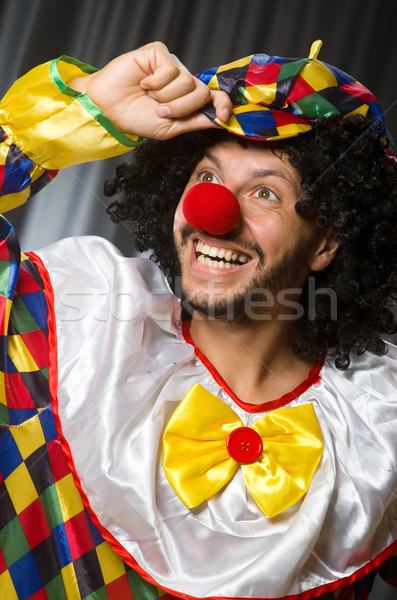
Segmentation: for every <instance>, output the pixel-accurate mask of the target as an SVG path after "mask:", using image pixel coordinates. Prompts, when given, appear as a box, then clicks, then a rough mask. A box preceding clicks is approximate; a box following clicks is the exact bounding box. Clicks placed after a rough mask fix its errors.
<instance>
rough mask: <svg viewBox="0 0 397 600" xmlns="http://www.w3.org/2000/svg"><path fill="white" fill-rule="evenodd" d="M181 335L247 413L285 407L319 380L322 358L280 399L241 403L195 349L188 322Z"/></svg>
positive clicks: (210, 364) (202, 355) (206, 359)
mask: <svg viewBox="0 0 397 600" xmlns="http://www.w3.org/2000/svg"><path fill="white" fill-rule="evenodd" d="M182 333H183V337H184V338H185V341H186V342H187V343H188V344H191V345H192V346H193V348H194V352H195V354H196V356H197V358H199V359H200V360H201V362H202V363H203V365H204V366H205V367H206V368H207V369H208V371H209V372H210V373H211V375H212V377H213V378H214V379H215V381H216V383H217V384H218V385H220V386H221V387H222V388H223V389H224V390H225V392H226V393H227V395H228V396H230V398H231V399H232V400H233V401H234V402H235V403H236V404H237V406H239V407H240V408H242V409H243V410H245V411H246V412H249V413H256V412H267V411H269V410H275V409H276V408H281V407H282V406H285V405H286V404H289V403H290V402H292V400H295V398H299V396H300V395H301V394H303V392H305V391H306V390H307V389H309V388H310V387H311V386H312V385H314V384H315V383H317V382H318V381H320V379H321V376H320V371H321V369H322V368H323V364H324V358H322V359H318V360H316V362H315V363H314V365H313V366H312V368H311V369H310V371H309V374H308V376H307V377H306V379H305V380H304V381H302V382H301V383H300V384H299V385H297V386H296V388H294V389H293V390H292V391H291V392H288V393H287V394H284V395H283V396H281V397H280V398H277V399H276V400H272V401H271V402H263V404H251V403H250V402H243V401H242V400H240V398H238V396H236V394H235V393H234V392H233V390H231V389H230V387H229V386H228V385H227V383H226V381H225V380H224V379H223V377H222V376H221V375H220V374H219V373H218V371H217V370H216V368H215V367H214V365H213V364H212V363H211V362H210V361H209V360H208V358H207V357H206V356H205V355H204V354H203V353H202V352H201V350H199V348H197V346H196V344H195V343H194V341H193V340H192V337H191V335H190V321H184V322H183V323H182Z"/></svg>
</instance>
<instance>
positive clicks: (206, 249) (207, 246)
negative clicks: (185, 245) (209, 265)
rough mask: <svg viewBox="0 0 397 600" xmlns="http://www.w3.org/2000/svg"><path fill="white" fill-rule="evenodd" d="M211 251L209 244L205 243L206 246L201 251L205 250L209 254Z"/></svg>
mask: <svg viewBox="0 0 397 600" xmlns="http://www.w3.org/2000/svg"><path fill="white" fill-rule="evenodd" d="M209 251H210V247H209V245H208V244H204V246H203V247H202V249H201V252H203V253H204V254H208V253H209Z"/></svg>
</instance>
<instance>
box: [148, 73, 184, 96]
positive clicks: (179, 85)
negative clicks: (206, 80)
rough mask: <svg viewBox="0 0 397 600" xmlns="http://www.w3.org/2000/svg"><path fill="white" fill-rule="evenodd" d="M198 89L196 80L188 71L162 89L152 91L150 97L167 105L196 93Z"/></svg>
mask: <svg viewBox="0 0 397 600" xmlns="http://www.w3.org/2000/svg"><path fill="white" fill-rule="evenodd" d="M195 89H196V80H195V79H194V77H192V75H190V73H188V72H187V71H185V72H182V73H179V75H178V77H177V78H176V79H174V80H173V81H172V82H171V83H169V84H168V85H166V86H164V87H163V88H162V89H158V90H153V89H152V90H150V92H151V93H150V94H149V95H150V97H151V98H155V99H156V100H157V101H158V102H162V103H167V102H171V101H173V100H176V99H177V98H180V97H182V96H185V95H186V94H190V93H191V92H194V91H195Z"/></svg>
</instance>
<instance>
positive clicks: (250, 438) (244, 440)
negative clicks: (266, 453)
mask: <svg viewBox="0 0 397 600" xmlns="http://www.w3.org/2000/svg"><path fill="white" fill-rule="evenodd" d="M226 448H227V451H228V452H229V454H230V456H231V457H232V458H234V460H237V462H239V463H251V462H253V461H254V460H256V459H257V458H258V457H259V456H260V455H261V453H262V450H263V443H262V438H261V436H260V435H259V433H258V432H257V431H255V429H251V427H237V429H234V430H233V431H232V432H231V433H230V434H229V436H228V438H227V440H226Z"/></svg>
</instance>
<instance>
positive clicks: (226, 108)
mask: <svg viewBox="0 0 397 600" xmlns="http://www.w3.org/2000/svg"><path fill="white" fill-rule="evenodd" d="M211 102H212V105H213V107H214V108H215V112H216V116H217V117H218V119H219V120H220V121H222V123H226V122H227V121H228V120H229V119H230V117H231V116H232V114H233V104H232V101H231V100H230V98H229V96H228V94H226V92H220V91H215V90H214V91H211Z"/></svg>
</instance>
